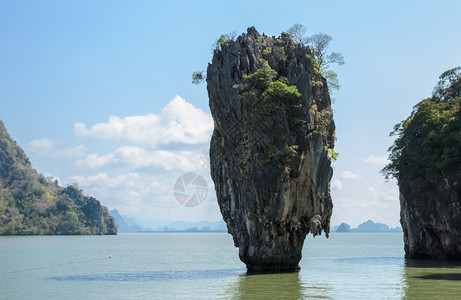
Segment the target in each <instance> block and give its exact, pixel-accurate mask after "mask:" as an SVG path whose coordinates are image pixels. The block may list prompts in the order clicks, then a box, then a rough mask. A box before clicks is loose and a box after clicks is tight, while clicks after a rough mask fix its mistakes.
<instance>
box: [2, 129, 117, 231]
mask: <svg viewBox="0 0 461 300" xmlns="http://www.w3.org/2000/svg"><path fill="white" fill-rule="evenodd" d="M65 234H66V235H67V234H72V235H88V234H117V226H116V224H115V220H114V218H113V217H112V216H110V215H109V212H108V209H107V207H105V206H102V205H101V203H100V202H99V201H98V200H96V199H95V198H93V197H88V196H85V195H84V194H83V192H82V190H80V189H79V188H78V187H76V186H74V185H70V186H68V187H66V188H64V187H61V186H59V185H58V182H57V181H52V180H49V179H47V178H45V177H44V176H43V175H42V174H39V173H38V172H37V171H36V170H35V169H33V168H32V165H31V163H30V161H29V159H28V157H27V156H26V154H25V153H24V151H23V150H22V149H21V148H20V147H19V146H18V145H17V144H16V142H15V141H14V140H13V139H12V138H11V137H10V135H9V134H8V131H7V130H6V127H5V125H4V123H3V122H2V121H1V120H0V235H65Z"/></svg>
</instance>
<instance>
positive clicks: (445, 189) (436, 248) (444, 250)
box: [399, 172, 461, 259]
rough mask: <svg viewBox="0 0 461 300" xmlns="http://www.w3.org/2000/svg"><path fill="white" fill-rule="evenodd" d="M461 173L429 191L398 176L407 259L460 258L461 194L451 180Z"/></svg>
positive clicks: (457, 179)
mask: <svg viewBox="0 0 461 300" xmlns="http://www.w3.org/2000/svg"><path fill="white" fill-rule="evenodd" d="M460 179H461V172H457V173H455V174H453V176H449V177H447V178H445V180H443V182H440V184H438V185H437V186H435V187H434V189H432V190H431V191H429V190H427V189H421V188H419V187H418V186H417V185H416V184H415V183H414V182H412V181H410V180H406V179H405V178H404V177H403V176H400V178H399V188H400V208H401V210H400V222H401V224H402V229H403V232H404V244H405V256H406V257H407V258H436V259H461V195H460V193H459V189H458V188H456V187H454V186H453V184H452V183H453V182H455V181H458V182H460V181H459V180H460Z"/></svg>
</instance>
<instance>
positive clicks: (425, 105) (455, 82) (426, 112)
mask: <svg viewBox="0 0 461 300" xmlns="http://www.w3.org/2000/svg"><path fill="white" fill-rule="evenodd" d="M460 82H461V76H460V73H459V67H458V68H455V69H451V70H449V71H447V72H445V73H443V74H442V75H441V76H440V81H439V83H438V84H437V86H436V88H435V91H434V94H433V96H432V97H431V98H427V99H424V100H422V101H421V102H419V103H418V104H417V105H415V106H414V108H413V111H412V113H411V115H410V116H409V117H408V118H407V119H405V120H403V121H402V122H400V123H399V124H397V125H395V127H394V131H393V132H392V133H391V135H396V136H397V138H396V140H395V142H394V144H393V145H392V146H391V147H390V148H389V152H390V155H389V160H390V163H389V164H388V165H387V166H386V167H385V168H384V169H383V170H382V172H383V173H384V175H386V177H387V178H389V177H390V176H393V177H396V178H401V177H404V178H406V179H409V180H412V181H413V182H415V183H416V184H418V185H419V186H420V187H422V188H425V187H431V186H433V185H434V184H435V183H437V182H440V181H441V180H445V178H447V177H450V175H452V174H454V172H459V170H460V167H461V109H460V106H461V98H460V93H461V85H460ZM460 183H461V182H459V181H458V180H455V181H454V182H452V183H451V184H453V185H455V186H456V185H458V186H459V184H460Z"/></svg>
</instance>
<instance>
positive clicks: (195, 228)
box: [109, 209, 227, 233]
mask: <svg viewBox="0 0 461 300" xmlns="http://www.w3.org/2000/svg"><path fill="white" fill-rule="evenodd" d="M109 213H110V214H111V216H113V217H114V219H115V222H116V223H117V226H118V232H120V233H134V232H136V233H145V232H170V233H171V232H227V227H226V223H224V221H223V220H221V221H216V222H210V221H198V222H187V221H164V222H163V225H162V226H159V227H156V228H145V227H143V226H140V225H138V224H137V223H136V220H135V219H134V218H132V217H127V216H125V215H122V214H120V213H119V211H118V210H116V209H114V210H110V211H109Z"/></svg>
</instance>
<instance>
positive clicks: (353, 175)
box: [340, 171, 362, 179]
mask: <svg viewBox="0 0 461 300" xmlns="http://www.w3.org/2000/svg"><path fill="white" fill-rule="evenodd" d="M340 178H341V179H362V177H361V176H360V175H359V174H356V173H352V172H350V171H344V172H342V173H341V177H340Z"/></svg>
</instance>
